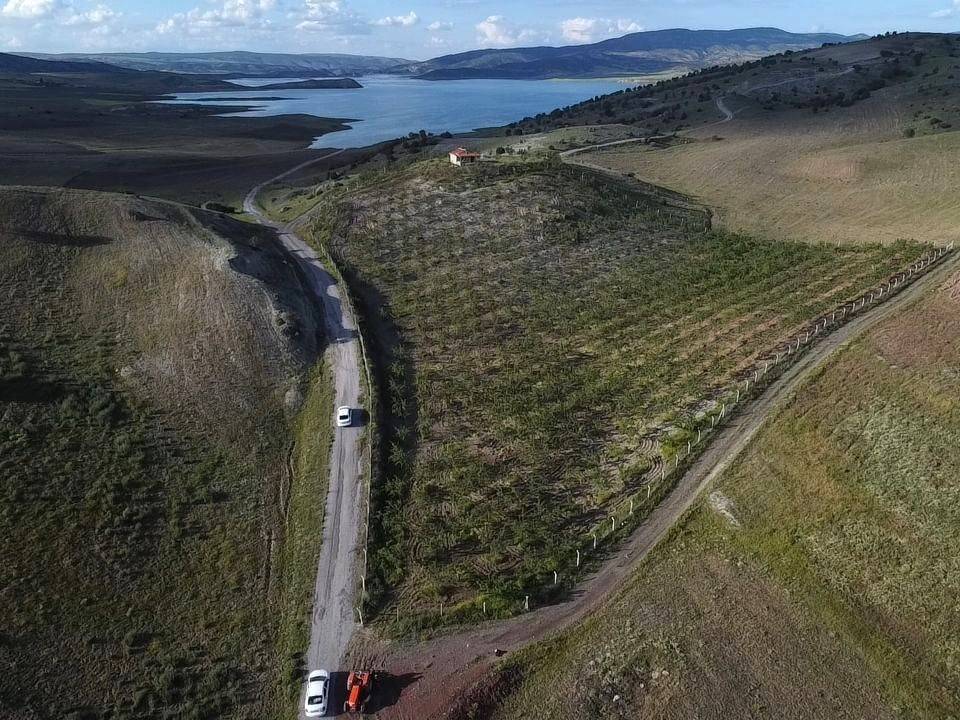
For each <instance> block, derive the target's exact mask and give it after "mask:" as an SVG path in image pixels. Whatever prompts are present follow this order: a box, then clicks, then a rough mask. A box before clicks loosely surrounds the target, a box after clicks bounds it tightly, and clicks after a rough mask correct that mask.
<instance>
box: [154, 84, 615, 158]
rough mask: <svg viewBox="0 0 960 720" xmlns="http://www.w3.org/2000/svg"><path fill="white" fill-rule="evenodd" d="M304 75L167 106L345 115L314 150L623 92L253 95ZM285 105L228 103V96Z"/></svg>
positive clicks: (367, 88)
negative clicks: (342, 125) (345, 123)
mask: <svg viewBox="0 0 960 720" xmlns="http://www.w3.org/2000/svg"><path fill="white" fill-rule="evenodd" d="M290 80H303V78H271V79H264V78H257V79H255V80H254V79H249V80H233V81H232V82H236V83H238V84H242V85H244V86H245V87H244V89H243V90H240V91H237V92H235V93H231V92H213V93H210V92H207V93H180V94H178V95H175V96H173V99H171V100H166V101H164V102H168V103H186V102H191V103H195V102H197V100H198V99H202V100H203V101H204V102H203V104H206V105H223V106H228V107H229V106H236V107H250V106H253V108H252V109H250V110H248V111H246V112H236V113H229V115H231V116H264V115H287V114H298V113H299V114H306V115H319V116H321V117H333V118H351V119H356V120H357V122H352V123H350V124H351V128H350V129H349V130H343V131H340V132H336V133H330V134H328V135H324V136H323V137H321V138H318V139H317V140H316V141H315V142H314V147H334V148H347V147H363V146H364V145H370V144H372V143H377V142H382V141H383V140H390V139H392V138H396V137H400V136H402V135H406V134H407V133H409V132H417V131H419V130H421V129H422V130H427V131H429V132H434V133H440V132H443V131H445V130H448V131H450V132H467V131H470V130H475V129H476V128H481V127H490V126H494V125H505V124H507V123H510V122H513V121H515V120H520V119H522V118H524V117H526V116H528V115H536V114H537V113H541V112H550V111H551V110H553V109H554V108H558V107H564V106H566V105H572V104H574V103H578V102H580V101H581V100H586V99H587V98H591V97H593V96H595V95H603V94H605V93H610V92H614V91H616V90H622V89H623V88H625V87H627V85H624V84H623V83H619V82H617V81H615V80H436V81H427V80H414V79H412V78H405V77H395V76H374V77H364V78H359V82H360V84H361V85H363V88H362V89H360V90H256V89H254V88H256V86H257V85H268V84H270V83H276V82H287V81H290ZM231 95H233V96H234V97H244V98H257V97H281V96H282V97H284V98H286V99H284V100H263V101H262V102H259V101H255V100H249V99H248V100H230V99H229V98H230V96H231Z"/></svg>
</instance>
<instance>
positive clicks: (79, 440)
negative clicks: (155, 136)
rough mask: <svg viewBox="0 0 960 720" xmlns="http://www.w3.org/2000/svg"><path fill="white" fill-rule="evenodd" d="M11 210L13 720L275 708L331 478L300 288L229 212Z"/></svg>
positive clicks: (8, 513) (3, 303)
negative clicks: (320, 499)
mask: <svg viewBox="0 0 960 720" xmlns="http://www.w3.org/2000/svg"><path fill="white" fill-rule="evenodd" d="M0 211H2V215H3V218H4V224H3V227H2V229H0V255H2V263H0V267H2V270H0V288H2V292H0V307H2V314H0V315H2V322H0V532H2V536H3V538H4V540H3V542H2V543H0V568H2V569H0V584H2V585H3V586H4V587H6V588H8V592H5V593H4V594H3V596H2V597H0V613H2V615H3V617H4V618H6V619H7V620H8V622H7V623H6V627H5V629H4V636H3V644H2V647H0V662H2V664H3V665H4V667H6V668H8V669H9V671H8V672H7V673H6V674H5V676H4V678H3V680H0V708H2V711H3V712H2V713H0V714H3V715H4V717H14V718H20V717H23V718H26V717H37V716H40V717H46V716H50V715H52V714H54V710H53V706H52V705H51V703H53V702H58V703H59V702H60V700H62V699H63V698H69V702H68V703H67V705H66V706H64V705H62V704H58V706H57V711H58V712H59V711H60V710H63V711H64V713H65V714H66V716H67V717H76V718H80V717H92V716H97V717H99V716H101V715H103V714H110V715H111V717H115V718H123V717H160V716H164V714H167V715H169V716H177V717H206V716H210V715H211V714H215V715H218V716H225V715H229V716H232V717H257V718H260V717H264V716H265V715H267V714H269V713H270V712H272V711H273V710H274V709H276V708H277V707H278V706H279V703H280V702H281V698H279V697H278V694H277V688H278V687H279V686H280V685H281V677H280V674H281V672H283V673H285V674H286V676H287V677H288V678H289V679H290V680H291V681H293V682H295V681H296V678H295V677H293V676H292V673H293V672H294V671H295V669H296V668H295V667H294V668H291V667H290V665H291V664H292V665H294V666H295V657H293V655H292V653H293V651H294V650H295V649H296V642H294V643H293V644H291V643H290V642H288V639H289V638H290V637H293V638H294V640H296V638H297V636H296V630H295V627H296V624H297V623H299V622H300V620H301V617H302V615H303V614H304V613H305V603H306V602H308V600H309V595H308V596H307V600H306V601H305V600H304V593H309V591H310V588H312V582H313V580H312V578H313V575H312V573H311V571H312V570H313V569H314V568H315V564H316V553H315V551H314V549H313V546H312V544H311V543H310V542H309V537H313V536H315V533H316V532H317V531H318V528H319V524H320V522H321V520H320V517H319V513H318V511H317V510H316V509H315V507H314V504H313V503H311V504H306V503H304V502H302V500H299V499H298V498H302V497H303V496H304V495H306V496H307V498H308V499H310V500H312V499H313V496H314V494H315V493H316V492H317V488H316V485H317V484H318V482H320V483H321V484H322V481H323V479H324V478H325V476H326V473H325V471H324V470H323V468H324V467H325V457H324V451H325V448H326V447H327V445H325V441H324V438H325V437H327V435H325V434H324V430H326V432H327V434H328V433H329V427H328V426H329V405H330V401H329V398H328V397H326V395H324V394H323V392H322V390H323V387H322V386H320V385H318V384H317V383H313V384H311V385H310V386H308V385H306V383H305V382H304V377H303V376H304V375H305V373H306V370H307V369H308V368H309V367H310V365H311V364H312V362H313V361H314V359H315V358H316V355H317V352H318V347H317V345H318V342H319V341H320V338H318V337H317V336H316V332H317V331H316V324H315V319H314V311H313V307H312V306H310V305H308V304H305V303H304V300H303V298H302V294H301V293H300V291H299V278H298V277H297V275H296V274H295V272H294V271H293V270H292V269H291V268H290V266H289V265H287V264H286V262H285V260H286V258H285V256H284V255H283V254H282V252H281V251H280V249H279V248H278V247H277V245H276V243H275V241H274V240H273V238H272V237H271V236H270V235H269V234H268V233H266V232H264V231H261V230H259V229H257V228H254V227H251V226H246V225H243V224H241V223H236V222H232V221H228V220H225V219H222V218H219V217H217V216H214V215H212V214H209V213H202V212H199V211H191V210H186V209H182V208H177V207H172V206H168V205H164V204H160V203H152V202H147V201H141V200H134V199H132V198H126V197H123V196H113V195H105V194H99V193H87V192H77V191H59V190H40V189H28V188H7V189H5V190H4V191H3V192H2V193H0ZM304 392H307V393H308V398H309V399H308V401H307V402H306V403H305V408H306V410H305V412H304V413H302V414H301V415H300V416H299V418H297V423H296V427H297V428H298V433H299V437H300V439H301V443H299V444H298V447H297V451H298V452H297V453H296V454H295V456H294V457H293V458H292V459H291V462H290V463H289V464H288V461H287V455H288V451H289V447H288V445H289V441H288V437H289V433H290V429H291V425H292V424H293V423H294V420H295V418H296V416H297V412H298V410H299V408H300V406H301V404H302V403H303V400H302V397H301V395H302V394H303V393H304ZM316 407H321V410H322V408H324V407H325V408H326V411H321V410H315V408H316ZM313 443H316V448H315V449H313V450H312V451H311V447H310V445H311V444H313ZM318 479H319V480H318ZM321 489H322V488H321ZM285 511H288V512H289V518H292V519H293V520H295V521H296V523H297V524H298V527H294V526H292V525H289V524H286V520H287V517H285ZM319 512H322V509H321V510H320V511H319ZM301 528H302V530H303V532H305V533H307V535H306V538H307V542H304V537H303V536H300V535H298V532H299V531H300V530H301ZM305 568H306V569H305ZM264 618H270V619H271V620H270V621H268V622H264ZM281 648H282V649H281ZM281 653H282V655H283V656H282V657H281ZM64 667H70V668H71V671H70V672H68V673H64V672H63V668H64Z"/></svg>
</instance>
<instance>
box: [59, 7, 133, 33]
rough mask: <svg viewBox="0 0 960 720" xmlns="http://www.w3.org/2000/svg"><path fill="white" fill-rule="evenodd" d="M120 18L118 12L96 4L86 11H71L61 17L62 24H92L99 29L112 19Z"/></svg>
mask: <svg viewBox="0 0 960 720" xmlns="http://www.w3.org/2000/svg"><path fill="white" fill-rule="evenodd" d="M119 18H120V13H118V12H114V11H113V9H112V8H109V7H107V6H106V5H97V6H96V7H93V8H91V9H90V10H87V11H86V12H73V13H71V14H70V15H67V16H66V17H65V18H64V19H63V24H64V25H94V26H97V27H98V29H101V28H103V27H105V26H107V25H109V23H111V22H113V21H114V20H118V19H119Z"/></svg>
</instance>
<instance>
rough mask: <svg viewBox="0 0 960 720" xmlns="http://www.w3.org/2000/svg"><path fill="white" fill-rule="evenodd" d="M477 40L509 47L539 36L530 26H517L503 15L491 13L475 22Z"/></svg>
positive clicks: (484, 43)
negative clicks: (482, 19)
mask: <svg viewBox="0 0 960 720" xmlns="http://www.w3.org/2000/svg"><path fill="white" fill-rule="evenodd" d="M476 29H477V41H478V42H479V43H481V44H482V45H486V46H493V47H509V46H511V45H520V44H522V43H525V42H531V41H533V40H535V39H536V38H538V37H539V36H540V33H538V32H536V31H535V30H531V29H530V28H518V27H515V26H513V25H511V24H510V23H508V22H507V20H506V18H505V17H503V15H491V16H490V17H488V18H487V19H486V20H484V21H482V22H478V23H477V24H476Z"/></svg>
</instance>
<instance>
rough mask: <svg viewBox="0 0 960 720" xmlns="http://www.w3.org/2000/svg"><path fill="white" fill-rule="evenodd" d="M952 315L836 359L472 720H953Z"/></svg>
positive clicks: (957, 289) (959, 424)
mask: <svg viewBox="0 0 960 720" xmlns="http://www.w3.org/2000/svg"><path fill="white" fill-rule="evenodd" d="M958 303H960V274H958V275H954V277H953V279H952V281H950V282H949V283H947V284H946V285H945V286H943V287H941V288H940V290H939V291H938V292H936V293H935V294H933V295H932V296H928V297H927V298H926V299H924V300H922V301H921V302H919V303H917V304H915V305H914V306H913V307H912V308H911V309H909V310H908V311H906V312H904V313H900V314H898V315H897V316H894V317H893V318H891V319H889V320H885V321H883V322H882V323H881V324H880V325H878V326H877V327H876V328H874V329H873V330H872V331H870V332H869V334H868V335H867V336H865V337H864V338H863V339H861V340H859V341H857V342H855V343H854V344H853V345H852V346H850V347H849V348H847V349H846V350H844V351H842V352H841V354H840V355H839V356H838V357H837V358H836V359H835V360H834V361H833V362H832V363H831V365H830V366H828V368H827V369H825V370H824V371H823V372H822V373H820V374H819V375H818V376H816V377H815V378H814V379H813V380H812V381H811V382H809V383H808V385H807V386H806V387H804V389H803V390H802V391H801V392H799V393H798V394H797V397H796V398H795V399H794V400H793V401H792V402H791V404H790V405H789V406H788V407H786V408H785V410H784V411H783V412H782V413H781V414H780V415H779V417H777V418H776V419H775V420H774V421H773V422H772V423H771V424H770V425H769V426H768V427H767V428H766V429H765V430H763V431H761V434H760V435H759V436H758V437H757V439H756V440H755V441H754V442H753V443H752V445H751V446H750V447H749V448H748V450H747V451H746V453H745V454H744V456H742V457H741V458H740V460H739V461H738V462H737V463H736V465H735V466H734V467H733V468H732V469H731V470H730V471H729V472H727V473H726V475H725V476H724V477H723V478H722V479H721V480H720V481H719V482H718V483H717V485H716V487H715V488H712V491H711V492H710V493H709V495H708V497H706V498H704V500H703V502H702V504H701V506H700V507H699V509H697V510H696V511H694V512H693V513H692V515H691V516H690V517H689V518H688V520H687V521H686V522H685V523H684V524H683V525H682V526H680V527H679V528H678V529H677V530H676V532H675V533H674V534H673V536H672V537H671V538H670V539H669V540H668V541H667V542H665V543H664V544H663V545H662V546H661V547H660V548H659V549H658V550H657V551H656V552H655V553H654V554H653V555H652V556H651V557H650V558H649V559H648V561H647V562H646V563H645V564H644V566H643V567H642V568H641V569H640V570H639V571H638V572H637V573H636V575H635V576H634V578H633V579H632V581H631V582H630V583H629V585H628V586H627V587H625V588H624V590H623V591H622V592H621V593H620V594H619V596H618V597H616V598H615V599H614V600H613V601H611V602H610V603H609V604H608V605H607V606H606V607H605V608H603V610H602V611H601V612H600V613H598V614H597V615H596V616H595V617H593V618H592V619H590V620H589V621H587V622H586V623H585V624H584V625H582V626H581V627H578V628H576V629H575V630H573V631H571V632H569V633H566V634H564V635H563V636H561V637H560V638H558V639H557V640H555V641H552V642H548V643H544V644H542V645H540V646H535V647H531V648H529V649H528V650H525V651H523V652H521V653H520V654H518V655H517V656H515V657H514V658H511V659H510V660H508V661H506V663H505V664H504V665H503V666H502V667H501V672H500V673H499V675H498V678H497V680H498V682H493V683H491V685H490V686H489V688H488V691H487V693H486V700H487V701H488V702H490V703H492V706H493V707H494V708H495V709H493V710H492V711H490V708H487V709H486V710H488V711H489V712H484V713H483V714H477V717H481V716H482V717H491V718H496V719H497V720H506V719H508V718H527V717H538V718H571V717H572V718H594V717H615V718H641V717H642V718H677V719H678V720H679V719H680V718H689V717H720V716H722V717H753V718H798V719H799V718H813V717H823V718H862V717H872V718H902V717H909V718H946V717H955V716H957V714H958V711H960V610H958V608H957V603H956V598H957V597H958V595H960V586H958V579H957V578H958V573H957V570H958V568H957V562H956V551H955V546H956V542H957V538H958V537H960V513H958V510H957V508H958V503H957V496H958V493H960V484H958V478H960V451H958V449H957V448H958V439H960V401H958V398H960V392H958V391H960V312H958V310H960V306H958Z"/></svg>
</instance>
